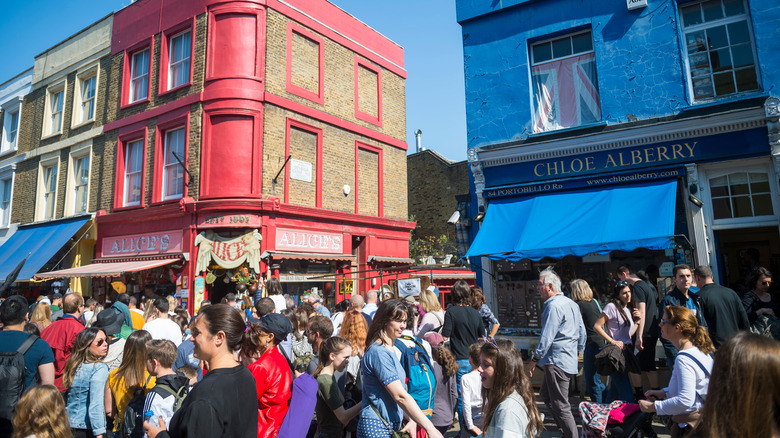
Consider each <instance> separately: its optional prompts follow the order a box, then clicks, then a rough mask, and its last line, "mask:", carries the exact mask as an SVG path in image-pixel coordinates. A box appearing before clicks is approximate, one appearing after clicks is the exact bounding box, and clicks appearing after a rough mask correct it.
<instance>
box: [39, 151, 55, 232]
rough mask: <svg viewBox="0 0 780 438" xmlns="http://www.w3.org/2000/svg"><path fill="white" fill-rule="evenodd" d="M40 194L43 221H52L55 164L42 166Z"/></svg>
mask: <svg viewBox="0 0 780 438" xmlns="http://www.w3.org/2000/svg"><path fill="white" fill-rule="evenodd" d="M42 169H43V178H42V181H41V182H42V184H43V186H42V194H43V197H42V198H41V199H42V201H43V206H42V213H43V216H42V218H43V219H53V218H54V211H55V206H56V204H57V164H52V165H49V166H43V167H42Z"/></svg>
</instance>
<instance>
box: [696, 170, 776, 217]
mask: <svg viewBox="0 0 780 438" xmlns="http://www.w3.org/2000/svg"><path fill="white" fill-rule="evenodd" d="M710 196H711V198H712V214H713V218H714V219H732V218H744V217H755V216H769V215H773V214H774V209H773V207H772V194H771V188H770V179H769V174H767V173H762V172H736V173H731V174H728V175H723V176H719V177H717V178H712V179H710Z"/></svg>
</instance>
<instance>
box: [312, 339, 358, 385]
mask: <svg viewBox="0 0 780 438" xmlns="http://www.w3.org/2000/svg"><path fill="white" fill-rule="evenodd" d="M347 347H352V343H351V342H349V341H348V340H346V339H344V338H341V337H339V336H333V337H332V338H328V339H326V340H325V342H323V343H322V345H320V363H318V364H317V370H316V371H314V373H313V374H312V377H315V378H316V377H317V376H319V375H320V372H321V371H322V369H323V368H325V367H326V366H328V365H330V362H331V360H330V354H331V353H333V354H339V353H340V352H341V350H343V349H345V348H347Z"/></svg>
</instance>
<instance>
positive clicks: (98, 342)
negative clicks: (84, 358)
mask: <svg viewBox="0 0 780 438" xmlns="http://www.w3.org/2000/svg"><path fill="white" fill-rule="evenodd" d="M103 342H106V340H105V339H98V341H97V343H96V344H95V347H100V346H101V345H103Z"/></svg>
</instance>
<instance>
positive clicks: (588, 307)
mask: <svg viewBox="0 0 780 438" xmlns="http://www.w3.org/2000/svg"><path fill="white" fill-rule="evenodd" d="M569 288H570V289H571V298H572V300H574V302H575V303H577V306H579V308H580V314H581V315H582V322H583V324H585V333H586V334H587V342H586V343H585V352H584V353H583V354H582V368H583V370H582V372H583V374H584V375H585V386H586V390H587V392H588V395H589V396H590V400H591V401H592V402H593V403H603V401H604V389H606V386H604V382H602V381H601V376H600V375H599V373H598V372H596V355H597V354H598V352H599V351H600V350H601V347H603V346H604V340H603V339H601V336H599V334H598V333H596V330H594V329H593V326H595V325H596V321H597V320H598V319H599V315H601V305H600V304H599V302H598V300H595V299H593V291H592V290H591V289H590V286H589V285H588V282H587V281H585V280H580V279H576V280H572V281H571V283H569Z"/></svg>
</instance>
